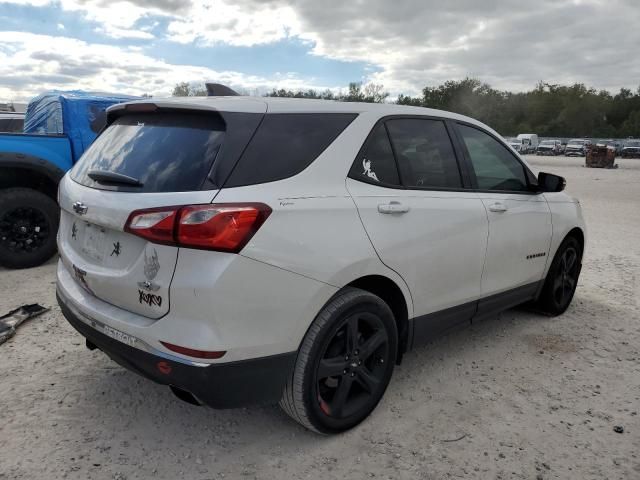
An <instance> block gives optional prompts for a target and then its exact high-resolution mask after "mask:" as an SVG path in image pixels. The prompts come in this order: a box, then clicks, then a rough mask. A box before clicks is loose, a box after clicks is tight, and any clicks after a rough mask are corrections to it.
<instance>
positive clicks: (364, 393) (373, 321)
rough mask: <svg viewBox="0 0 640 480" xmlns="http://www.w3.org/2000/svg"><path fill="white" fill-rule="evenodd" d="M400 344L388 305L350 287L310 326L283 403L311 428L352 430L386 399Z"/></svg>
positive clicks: (367, 293)
mask: <svg viewBox="0 0 640 480" xmlns="http://www.w3.org/2000/svg"><path fill="white" fill-rule="evenodd" d="M397 349H398V332H397V328H396V323H395V319H394V317H393V313H392V312H391V309H390V308H389V306H388V305H387V304H386V303H385V302H384V301H383V300H382V299H381V298H379V297H377V296H376V295H373V294H371V293H369V292H366V291H364V290H360V289H356V288H347V289H345V290H343V291H341V292H339V293H338V294H336V295H335V296H334V297H333V298H332V299H331V300H330V301H329V302H328V303H327V304H326V305H325V307H324V308H323V309H322V311H321V312H320V313H319V314H318V316H317V317H316V319H315V320H314V321H313V323H312V324H311V326H310V327H309V330H308V331H307V334H306V335H305V337H304V339H303V341H302V345H301V346H300V350H299V351H298V357H297V359H296V363H295V366H294V368H293V371H292V374H291V376H290V378H289V380H288V381H287V384H286V386H285V389H284V391H283V394H282V399H281V400H280V406H281V407H282V409H283V410H284V411H285V412H286V413H287V414H288V415H289V416H290V417H291V418H293V419H294V420H295V421H296V422H298V423H300V424H301V425H303V426H304V427H306V428H308V429H309V430H312V431H315V432H318V433H322V434H331V433H339V432H343V431H345V430H348V429H350V428H352V427H354V426H356V425H357V424H359V423H360V422H362V421H363V420H364V419H365V418H366V417H367V416H368V415H369V414H370V413H371V412H372V411H373V410H374V409H375V407H376V405H377V404H378V402H379V401H380V399H381V398H382V395H383V394H384V392H385V390H386V389H387V385H388V384H389V380H390V379H391V374H392V373H393V367H394V364H395V361H396V355H397Z"/></svg>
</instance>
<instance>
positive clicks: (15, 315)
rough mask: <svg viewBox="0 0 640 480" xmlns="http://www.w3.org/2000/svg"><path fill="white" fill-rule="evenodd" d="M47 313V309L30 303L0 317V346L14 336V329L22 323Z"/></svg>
mask: <svg viewBox="0 0 640 480" xmlns="http://www.w3.org/2000/svg"><path fill="white" fill-rule="evenodd" d="M48 311H49V308H47V307H43V306H42V305H38V304H37V303H32V304H29V305H22V306H21V307H18V308H16V309H15V310H11V311H10V312H9V313H6V314H4V315H2V316H1V317H0V345H1V344H3V343H4V342H6V341H7V340H9V339H10V338H11V337H13V336H14V335H15V334H16V329H17V328H18V327H19V326H20V324H21V323H22V322H24V321H25V320H29V319H30V318H33V317H36V316H38V315H40V314H42V313H44V312H48Z"/></svg>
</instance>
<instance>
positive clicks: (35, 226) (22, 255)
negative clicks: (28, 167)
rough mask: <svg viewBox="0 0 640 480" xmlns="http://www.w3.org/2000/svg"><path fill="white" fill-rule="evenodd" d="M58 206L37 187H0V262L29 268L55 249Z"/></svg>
mask: <svg viewBox="0 0 640 480" xmlns="http://www.w3.org/2000/svg"><path fill="white" fill-rule="evenodd" d="M59 222H60V210H59V209H58V205H57V204H56V202H55V201H54V200H53V199H52V198H50V197H48V196H47V195H45V194H44V193H41V192H39V191H37V190H32V189H30V188H8V189H6V190H0V265H1V266H3V267H6V268H29V267H35V266H37V265H40V264H42V263H44V262H46V261H47V260H49V259H50V258H51V257H52V256H53V255H54V254H55V253H56V234H57V232H58V225H59Z"/></svg>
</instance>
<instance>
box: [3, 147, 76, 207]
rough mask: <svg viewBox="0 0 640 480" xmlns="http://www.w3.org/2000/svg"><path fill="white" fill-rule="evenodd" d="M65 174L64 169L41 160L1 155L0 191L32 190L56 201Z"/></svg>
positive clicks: (17, 155) (23, 156)
mask: <svg viewBox="0 0 640 480" xmlns="http://www.w3.org/2000/svg"><path fill="white" fill-rule="evenodd" d="M64 174H65V172H64V171H63V170H62V169H60V168H58V167H56V166H55V165H52V164H51V163H49V162H47V161H46V160H43V159H41V158H36V157H30V156H28V155H20V154H10V153H5V154H0V189H4V188H13V187H22V188H31V189H34V190H37V191H39V192H42V193H44V194H45V195H47V196H49V197H51V198H53V199H54V200H55V199H56V195H57V192H58V183H60V180H61V179H62V177H63V176H64Z"/></svg>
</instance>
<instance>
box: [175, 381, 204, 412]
mask: <svg viewBox="0 0 640 480" xmlns="http://www.w3.org/2000/svg"><path fill="white" fill-rule="evenodd" d="M169 388H170V389H171V391H172V392H173V394H174V395H175V396H176V397H178V398H179V399H180V400H182V401H183V402H187V403H190V404H191V405H195V406H196V407H199V406H201V405H202V402H201V401H200V400H198V399H197V398H196V397H195V396H194V395H193V394H192V393H191V392H187V391H186V390H183V389H181V388H179V387H175V386H173V385H169Z"/></svg>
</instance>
